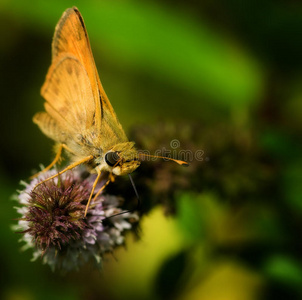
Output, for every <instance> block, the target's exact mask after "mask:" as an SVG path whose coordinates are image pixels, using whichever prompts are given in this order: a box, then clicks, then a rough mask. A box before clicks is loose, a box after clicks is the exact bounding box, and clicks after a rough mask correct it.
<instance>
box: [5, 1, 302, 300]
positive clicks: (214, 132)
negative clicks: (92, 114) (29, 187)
mask: <svg viewBox="0 0 302 300" xmlns="http://www.w3.org/2000/svg"><path fill="white" fill-rule="evenodd" d="M74 5H75V6H77V7H78V8H79V10H80V11H81V13H82V15H83V17H84V20H85V23H86V26H87V30H88V33H89V36H90V41H91V45H92V50H93V53H94V57H95V60H96V64H97V68H98V70H99V74H100V78H101V81H102V83H103V86H104V88H105V90H106V93H107V95H108V96H109V98H110V100H111V103H112V105H113V107H114V109H115V111H116V113H117V115H118V117H119V119H120V121H121V123H122V124H123V126H124V129H125V130H126V132H127V133H129V134H130V135H131V136H132V138H133V139H134V140H135V141H137V142H138V145H139V146H141V147H146V148H147V149H150V150H152V151H154V150H156V149H158V147H166V148H169V145H170V141H171V140H172V139H175V138H177V139H178V140H179V142H180V147H179V150H181V149H184V150H190V151H197V150H202V151H204V157H203V160H202V161H201V160H199V161H196V160H195V161H192V162H191V167H190V168H187V169H186V170H184V169H183V168H181V167H179V166H177V165H176V164H175V165H174V164H171V165H170V164H168V163H163V162H157V163H156V167H153V169H151V168H152V167H148V166H147V167H144V166H142V167H141V168H140V169H138V170H137V171H136V177H137V178H136V180H138V181H139V180H140V178H144V181H143V183H141V184H139V187H140V189H141V193H144V191H143V190H142V189H143V188H144V186H147V185H148V191H150V193H152V195H153V197H152V199H153V200H154V202H153V204H150V207H149V208H148V209H145V210H146V211H148V214H146V215H145V216H143V218H142V222H141V239H140V240H139V241H135V239H134V238H133V236H132V235H128V236H127V247H126V248H120V249H117V251H116V253H115V254H114V257H113V256H111V255H109V256H108V257H106V260H105V262H104V271H103V272H102V273H101V274H100V273H98V271H95V270H93V269H92V268H89V267H87V268H84V269H83V270H82V271H81V272H79V273H76V272H75V273H72V274H69V275H68V276H65V277H62V276H61V275H60V274H58V273H52V272H51V271H50V268H49V267H48V266H44V265H42V264H41V262H40V261H36V262H30V258H31V255H32V253H31V252H30V251H27V252H20V250H19V249H20V246H21V245H20V244H19V243H18V239H19V237H18V235H17V234H15V233H13V232H12V231H11V229H10V226H11V225H12V224H13V223H14V222H16V221H14V220H13V219H14V218H17V217H18V216H17V214H16V212H15V211H14V209H13V206H14V205H15V203H14V202H12V201H10V198H11V195H12V194H13V193H15V190H16V189H18V188H20V186H19V185H18V183H19V181H20V180H21V179H26V178H28V176H30V175H31V172H32V170H33V169H37V168H38V166H39V164H40V163H43V164H45V165H47V164H48V163H49V162H50V160H51V155H52V151H51V147H52V142H51V141H50V140H48V139H47V138H46V137H45V136H44V135H43V134H42V133H41V132H40V131H39V129H38V128H37V127H36V126H35V125H34V124H33V123H32V120H31V119H32V116H33V115H34V114H35V113H36V112H37V111H39V110H42V108H43V100H42V98H41V96H40V94H39V91H40V87H41V86H42V84H43V82H44V79H45V75H46V71H47V69H48V67H49V65H50V58H51V53H50V46H51V39H52V36H53V33H54V28H55V25H56V23H57V22H58V20H59V18H60V17H61V15H62V13H63V11H64V10H65V9H66V8H68V7H72V6H74ZM0 25H1V26H0V31H1V44H0V54H1V55H0V60H1V72H0V78H1V79H0V83H1V101H0V105H1V118H0V120H1V123H2V126H1V128H2V134H1V165H0V177H1V180H0V186H1V190H0V192H1V199H2V202H1V203H2V207H1V210H0V215H1V218H0V222H1V223H0V224H1V227H0V228H1V229H0V230H1V231H0V234H1V256H0V268H1V272H0V285H1V287H0V291H1V295H0V298H1V299H5V300H15V299H18V300H19V299H20V300H21V299H22V300H23V299H24V300H27V299H29V300H31V299H109V300H111V299H112V300H119V299H192V300H200V299H211V300H216V299H227V300H228V299H232V300H234V299H236V300H237V299H238V300H252V299H302V261H301V258H302V254H301V253H302V242H301V240H300V239H301V237H302V157H301V150H302V144H301V137H302V136H301V133H302V84H301V79H302V59H301V53H302V35H301V33H302V4H301V1H298V0H296V1H295V0H288V1H282V0H279V1H272V0H262V1H257V0H256V1H255V0H245V1H238V0H221V1H207V0H205V1H196V0H189V1H159V0H157V1H138V0H136V1H135V0H124V1H122V0H120V1H110V0H103V1H96V0H95V1H92V0H91V1H88V0H86V1H76V0H74V1H64V0H52V1H42V0H32V1H23V0H0ZM161 122H163V123H161ZM161 124H165V125H161ZM147 146H149V147H147ZM177 150H178V149H177ZM168 165H169V166H168ZM140 172H141V173H140ZM140 174H141V175H140ZM140 176H141V177H140ZM167 182H168V183H167ZM157 183H158V184H157ZM166 183H167V186H165V184H166ZM115 187H116V186H115ZM115 187H111V188H112V189H114V188H115ZM159 190H160V191H159ZM148 193H149V192H148ZM150 193H149V194H150ZM142 198H143V199H144V197H142ZM163 199H165V201H162V200H163ZM154 203H157V204H158V205H155V204H154ZM167 203H168V204H167ZM171 207H172V208H171ZM169 209H170V210H169ZM171 211H172V213H171ZM164 212H166V213H164ZM167 212H170V214H168V216H167ZM115 258H116V259H115Z"/></svg>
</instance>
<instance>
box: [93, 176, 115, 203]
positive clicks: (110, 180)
mask: <svg viewBox="0 0 302 300" xmlns="http://www.w3.org/2000/svg"><path fill="white" fill-rule="evenodd" d="M114 180H115V178H114V176H113V175H112V174H111V173H110V174H109V179H108V180H107V181H106V183H105V184H104V185H103V186H102V187H101V188H100V189H99V191H98V192H97V193H96V194H95V196H94V197H93V199H92V202H93V201H95V199H96V198H97V197H98V196H99V194H100V193H101V192H102V191H103V190H104V189H105V187H106V186H107V185H108V184H109V183H110V182H114Z"/></svg>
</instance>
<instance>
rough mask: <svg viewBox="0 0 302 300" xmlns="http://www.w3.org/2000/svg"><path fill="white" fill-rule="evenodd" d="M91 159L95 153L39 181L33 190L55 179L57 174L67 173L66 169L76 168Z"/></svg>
mask: <svg viewBox="0 0 302 300" xmlns="http://www.w3.org/2000/svg"><path fill="white" fill-rule="evenodd" d="M91 159H93V155H89V156H86V157H84V158H83V159H81V160H79V161H76V162H74V163H73V164H71V165H69V166H68V167H67V168H65V169H64V170H62V171H60V172H58V173H57V174H55V175H53V176H50V177H48V178H46V179H45V180H43V181H41V182H39V183H38V184H36V185H35V187H34V188H33V190H34V189H35V188H36V187H37V186H39V185H40V184H42V183H45V182H46V181H48V180H51V179H53V178H55V177H57V176H59V175H61V174H63V173H65V172H66V171H68V170H71V169H73V168H75V167H76V166H78V165H81V164H83V163H85V162H87V161H89V160H91Z"/></svg>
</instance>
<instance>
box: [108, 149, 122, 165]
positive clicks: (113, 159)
mask: <svg viewBox="0 0 302 300" xmlns="http://www.w3.org/2000/svg"><path fill="white" fill-rule="evenodd" d="M119 160H120V157H119V156H118V154H117V152H107V153H106V154H105V162H106V164H107V165H108V166H110V167H113V166H114V165H116V163H117V162H118V161H119Z"/></svg>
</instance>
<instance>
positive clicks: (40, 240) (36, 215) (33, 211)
mask: <svg viewBox="0 0 302 300" xmlns="http://www.w3.org/2000/svg"><path fill="white" fill-rule="evenodd" d="M55 173H56V171H55V170H51V171H48V172H45V173H43V174H42V175H40V176H39V177H38V178H35V179H33V180H32V181H31V182H30V183H29V184H27V183H25V182H21V183H22V184H23V185H24V186H25V189H24V190H22V191H20V192H19V195H18V196H16V197H15V198H16V200H17V201H18V202H19V204H20V205H21V206H19V207H17V212H18V213H19V214H20V215H21V218H20V219H19V221H18V224H17V225H15V226H14V227H13V229H14V230H15V231H18V232H19V233H22V234H23V235H22V238H21V241H23V242H25V245H24V246H23V249H24V250H25V249H28V248H34V253H33V260H36V259H37V258H39V257H42V260H43V263H45V264H49V265H50V267H51V268H52V269H53V270H55V269H60V270H62V271H71V270H74V269H79V267H81V266H82V265H84V264H86V263H88V262H89V261H93V262H94V264H95V265H96V266H97V267H101V263H102V255H103V254H104V253H105V252H109V251H110V252H112V251H113V249H114V248H115V247H116V246H118V245H121V244H123V242H124V236H123V233H124V231H125V230H129V229H131V228H132V222H133V221H137V220H138V216H137V214H135V213H131V214H130V213H124V214H121V215H118V216H114V217H112V218H109V219H107V220H108V221H106V222H104V220H105V219H106V218H108V217H110V216H113V215H115V214H118V213H120V212H122V210H121V209H120V208H119V207H118V206H119V205H120V203H121V199H119V198H117V197H116V196H110V195H103V194H101V195H100V196H99V197H98V198H97V199H96V200H95V201H94V202H93V203H92V204H91V205H90V207H89V210H88V213H87V216H86V218H83V216H84V211H85V207H86V203H87V200H88V198H89V195H90V192H91V190H92V185H93V182H94V179H95V177H94V175H91V176H90V177H89V178H88V179H83V178H82V177H81V173H80V172H79V171H69V172H65V173H64V174H62V175H60V176H59V177H56V178H54V179H53V180H49V181H47V182H45V183H43V184H41V185H39V186H37V187H36V188H35V189H34V190H33V188H34V186H35V185H36V184H37V183H38V182H40V181H42V180H43V179H46V178H48V177H50V176H51V175H54V174H55ZM101 187H102V182H101V183H100V184H98V186H97V188H96V190H95V193H97V191H98V190H99V189H100V188H101Z"/></svg>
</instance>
